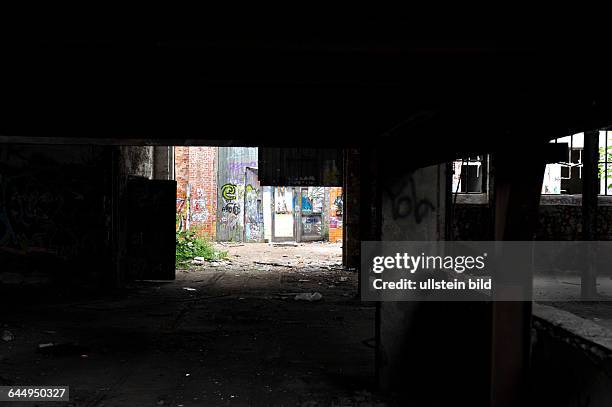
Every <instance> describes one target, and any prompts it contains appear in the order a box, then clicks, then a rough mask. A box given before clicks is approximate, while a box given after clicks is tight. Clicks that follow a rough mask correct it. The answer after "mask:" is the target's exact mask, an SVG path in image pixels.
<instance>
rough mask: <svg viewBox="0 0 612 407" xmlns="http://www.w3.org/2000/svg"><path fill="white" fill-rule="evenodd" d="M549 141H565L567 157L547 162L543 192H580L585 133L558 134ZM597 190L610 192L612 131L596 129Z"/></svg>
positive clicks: (567, 193)
mask: <svg viewBox="0 0 612 407" xmlns="http://www.w3.org/2000/svg"><path fill="white" fill-rule="evenodd" d="M551 143H565V144H567V145H568V153H567V159H566V160H563V161H560V162H558V163H554V164H548V165H547V166H546V171H545V172H544V182H543V184H542V194H548V195H579V194H582V155H583V150H584V133H577V134H574V135H571V136H566V137H561V138H558V139H555V140H552V141H551ZM598 173H599V194H600V195H612V132H611V131H607V130H602V131H600V132H599V162H598Z"/></svg>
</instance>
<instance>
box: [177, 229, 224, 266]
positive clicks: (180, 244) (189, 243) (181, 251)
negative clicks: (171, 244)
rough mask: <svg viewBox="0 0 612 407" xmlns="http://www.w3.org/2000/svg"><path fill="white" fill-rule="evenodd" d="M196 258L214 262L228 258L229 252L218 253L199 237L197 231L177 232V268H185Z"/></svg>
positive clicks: (210, 244) (208, 242) (205, 240)
mask: <svg viewBox="0 0 612 407" xmlns="http://www.w3.org/2000/svg"><path fill="white" fill-rule="evenodd" d="M194 257H203V258H204V260H207V261H213V260H219V259H223V258H225V257H227V252H224V251H217V250H215V248H214V247H213V245H212V243H211V242H210V241H208V240H207V239H205V238H203V237H201V236H199V235H198V233H197V231H196V230H179V231H177V232H176V266H177V267H185V266H187V265H188V264H189V262H190V261H191V260H192V259H193V258H194Z"/></svg>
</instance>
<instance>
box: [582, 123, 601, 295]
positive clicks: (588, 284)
mask: <svg viewBox="0 0 612 407" xmlns="http://www.w3.org/2000/svg"><path fill="white" fill-rule="evenodd" d="M598 161H599V131H587V132H585V133H584V150H583V154H582V240H585V241H592V240H596V239H595V237H596V231H597V192H598V189H599V188H598V187H599V182H598V180H599V179H598V178H599V177H598ZM589 258H593V256H589ZM580 291H581V295H582V298H583V299H584V300H592V299H593V298H595V297H596V296H597V275H596V271H595V265H594V263H592V262H590V263H589V264H585V268H584V269H583V270H582V276H581V284H580Z"/></svg>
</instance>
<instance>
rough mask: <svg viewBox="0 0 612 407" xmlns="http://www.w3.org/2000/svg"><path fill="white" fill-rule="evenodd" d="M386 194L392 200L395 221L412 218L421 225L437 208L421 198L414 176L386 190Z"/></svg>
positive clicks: (392, 213)
mask: <svg viewBox="0 0 612 407" xmlns="http://www.w3.org/2000/svg"><path fill="white" fill-rule="evenodd" d="M385 192H386V194H387V196H388V197H389V198H390V199H391V215H392V217H393V219H394V220H396V219H405V218H408V217H411V216H412V217H414V220H415V222H416V223H418V224H419V223H421V222H422V221H423V219H424V218H425V217H426V216H427V215H429V213H430V212H433V211H434V210H435V208H436V207H435V206H434V204H433V203H431V201H430V200H429V199H427V198H425V197H423V198H419V196H418V193H417V188H416V183H415V181H414V178H413V177H412V176H410V177H408V178H407V179H404V180H402V181H400V182H397V183H395V184H394V185H393V186H392V187H387V188H385Z"/></svg>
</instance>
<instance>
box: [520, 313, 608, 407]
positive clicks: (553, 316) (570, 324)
mask: <svg viewBox="0 0 612 407" xmlns="http://www.w3.org/2000/svg"><path fill="white" fill-rule="evenodd" d="M531 345H532V358H531V359H532V362H531V386H530V388H531V393H532V394H531V401H532V405H534V406H538V405H539V406H558V407H570V406H572V407H573V406H590V407H604V406H605V407H607V406H610V405H612V393H610V388H611V387H612V331H610V330H609V329H608V328H604V327H602V326H599V325H597V324H596V323H594V322H592V321H589V320H586V319H583V318H580V317H578V316H576V315H573V314H571V313H569V312H566V311H562V310H559V309H557V308H554V307H550V306H543V305H538V304H536V305H534V319H533V329H532V337H531Z"/></svg>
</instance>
